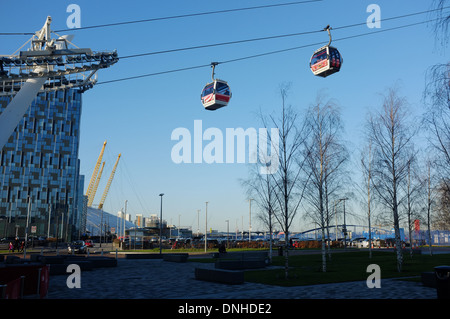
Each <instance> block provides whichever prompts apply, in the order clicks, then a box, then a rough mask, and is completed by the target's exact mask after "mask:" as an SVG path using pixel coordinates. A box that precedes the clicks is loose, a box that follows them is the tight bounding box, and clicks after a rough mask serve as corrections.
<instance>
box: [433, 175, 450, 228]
mask: <svg viewBox="0 0 450 319" xmlns="http://www.w3.org/2000/svg"><path fill="white" fill-rule="evenodd" d="M449 185H450V181H449V180H447V181H442V180H441V181H439V184H438V185H437V203H436V215H435V224H436V227H437V228H439V229H443V230H450V187H449Z"/></svg>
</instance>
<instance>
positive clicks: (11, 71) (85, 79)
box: [0, 16, 119, 150]
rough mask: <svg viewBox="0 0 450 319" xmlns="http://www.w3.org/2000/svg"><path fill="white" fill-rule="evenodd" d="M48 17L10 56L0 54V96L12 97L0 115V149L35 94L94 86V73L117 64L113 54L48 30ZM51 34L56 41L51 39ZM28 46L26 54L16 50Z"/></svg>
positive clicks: (69, 36)
mask: <svg viewBox="0 0 450 319" xmlns="http://www.w3.org/2000/svg"><path fill="white" fill-rule="evenodd" d="M51 21H52V18H51V17H50V16H49V17H47V19H46V21H45V24H44V26H43V27H42V29H41V30H39V31H37V32H36V33H35V34H34V35H33V36H32V37H31V39H29V40H28V41H27V42H26V43H25V44H23V45H22V46H21V47H20V48H19V49H18V50H17V51H16V52H14V53H13V54H12V55H0V96H5V95H6V96H12V99H11V101H10V102H9V104H8V105H7V107H6V109H4V111H3V112H2V113H1V114H0V150H1V149H2V148H3V147H4V146H5V144H6V143H7V142H8V139H9V137H10V136H11V135H12V134H13V132H14V130H15V128H16V127H17V125H18V124H19V122H20V120H21V119H22V118H23V116H24V115H25V113H26V112H27V109H28V108H29V106H30V105H31V103H32V102H33V100H34V99H35V98H36V96H37V94H38V93H39V92H49V91H55V90H63V89H68V88H79V90H80V91H81V92H84V91H86V90H88V89H90V88H92V87H93V86H94V85H95V84H96V83H97V71H98V70H99V69H104V68H108V67H110V66H111V65H113V64H115V63H116V62H117V61H119V58H118V55H117V51H116V50H114V51H101V52H100V51H96V52H94V51H92V50H91V49H82V48H78V47H76V46H75V45H74V44H73V43H72V42H71V41H72V40H73V35H63V36H60V35H58V34H56V33H54V32H52V31H51V29H50V24H51ZM53 34H55V35H56V38H52V35H53ZM28 43H30V48H29V49H28V50H26V51H19V50H21V49H22V48H23V47H24V46H25V45H27V44H28Z"/></svg>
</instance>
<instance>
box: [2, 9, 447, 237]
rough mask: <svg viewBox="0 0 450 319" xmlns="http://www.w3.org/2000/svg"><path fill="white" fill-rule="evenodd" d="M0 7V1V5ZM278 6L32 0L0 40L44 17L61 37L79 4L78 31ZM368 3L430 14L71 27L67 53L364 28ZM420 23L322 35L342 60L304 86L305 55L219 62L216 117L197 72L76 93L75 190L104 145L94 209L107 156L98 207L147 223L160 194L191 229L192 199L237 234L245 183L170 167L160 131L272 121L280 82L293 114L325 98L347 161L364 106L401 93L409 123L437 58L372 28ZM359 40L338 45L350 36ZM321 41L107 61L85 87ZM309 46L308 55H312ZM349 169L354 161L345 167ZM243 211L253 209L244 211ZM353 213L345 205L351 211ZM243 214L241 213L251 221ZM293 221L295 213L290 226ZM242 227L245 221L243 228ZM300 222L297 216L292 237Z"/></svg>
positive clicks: (300, 12) (272, 15)
mask: <svg viewBox="0 0 450 319" xmlns="http://www.w3.org/2000/svg"><path fill="white" fill-rule="evenodd" d="M3 1H4V0H2V2H3ZM285 2H288V1H277V2H274V1H256V0H254V1H251V0H241V1H227V2H216V1H203V0H194V1H183V0H169V1H128V2H121V1H120V2H119V1H113V2H112V1H109V2H106V1H81V0H80V1H76V0H72V1H60V0H59V1H56V0H53V1H41V2H36V1H33V2H28V3H27V5H26V6H21V9H20V11H16V10H13V11H8V12H6V11H4V10H2V12H1V13H0V29H1V30H2V32H34V31H37V30H39V29H40V28H41V27H42V25H43V24H44V22H45V19H46V17H47V16H51V17H52V19H53V22H52V28H53V29H54V30H61V29H67V25H66V19H67V18H68V16H69V15H70V13H68V12H66V9H67V6H68V5H69V4H72V3H74V4H77V5H79V6H80V8H81V26H82V27H86V26H91V25H99V24H106V23H114V22H123V21H131V20H140V19H149V18H157V17H166V16H175V15H182V14H189V13H199V12H205V11H216V10H224V9H233V8H243V7H251V6H259V5H265V4H273V3H285ZM373 3H375V4H377V5H379V7H380V9H381V18H382V19H383V18H388V17H394V16H400V15H404V14H408V13H415V12H420V11H425V10H428V9H430V7H431V5H430V4H431V2H430V1H406V0H398V1H387V0H383V1H381V0H380V1H375V0H370V1H363V0H324V1H321V2H316V3H308V4H302V5H291V6H284V7H277V8H267V9H258V10H249V11H241V12H233V13H223V14H214V15H204V16H197V17H189V18H181V19H171V20H164V21H155V22H146V23H138V24H129V25H122V26H114V27H108V28H98V29H87V30H78V31H77V30H73V31H71V32H65V33H68V34H74V35H75V38H74V43H75V44H76V45H77V46H79V47H82V48H83V47H89V48H92V49H93V50H113V49H117V51H118V54H119V57H120V56H127V55H132V54H139V53H145V52H154V51H160V50H169V49H176V48H183V47H189V46H195V45H205V44H212V43H220V42H227V41H236V40H244V39H251V38H258V37H266V36H273V35H281V34H289V33H296V32H305V31H314V30H320V29H322V28H324V27H325V26H326V25H327V24H330V25H331V26H332V27H335V28H337V27H339V26H345V25H351V24H356V23H362V22H365V21H366V19H367V17H368V16H369V15H370V13H368V12H366V9H367V6H368V5H370V4H373ZM430 17H431V16H430V15H426V14H425V15H418V16H413V17H409V18H404V19H398V20H392V21H382V22H381V28H380V29H369V28H368V27H367V26H366V25H362V26H358V27H353V28H346V29H341V30H336V31H332V35H333V39H335V40H336V41H334V42H333V44H334V46H336V47H337V48H338V49H339V50H340V52H341V54H342V56H343V59H344V64H343V67H342V69H341V72H339V73H338V74H335V75H333V76H330V77H328V78H326V79H323V78H319V77H314V76H313V74H312V73H311V71H310V70H309V59H310V57H311V55H312V53H313V51H314V50H315V49H316V48H318V47H319V46H310V47H307V48H303V49H298V50H292V51H288V52H284V53H279V54H273V55H268V56H263V57H258V58H253V59H248V60H244V61H238V62H233V63H226V64H221V65H219V66H218V67H217V68H216V76H217V77H218V78H221V79H224V80H226V81H228V83H229V84H230V87H231V90H232V92H233V97H232V100H231V102H230V104H229V106H228V107H226V108H223V109H220V110H217V111H215V112H208V111H205V110H204V109H203V106H202V105H201V103H200V93H201V90H202V88H203V86H204V85H205V84H206V83H207V81H209V80H210V78H211V69H210V68H209V67H204V68H198V69H194V70H188V71H182V72H176V73H170V74H164V75H158V76H152V77H145V78H141V79H137V80H129V81H122V82H115V83H109V84H99V85H97V86H96V87H94V88H93V89H92V90H90V91H88V92H86V93H85V94H84V96H83V113H82V123H81V144H80V149H79V157H80V159H81V173H82V174H84V175H86V187H87V184H88V182H89V179H90V177H91V174H92V170H93V168H94V166H95V162H96V160H97V157H98V155H99V152H100V149H101V147H102V144H103V142H104V141H105V140H107V142H108V144H107V147H106V151H105V156H104V160H105V161H106V165H105V173H104V175H103V176H104V177H103V183H101V184H100V187H99V190H98V192H97V197H96V202H98V201H99V199H100V197H101V193H102V192H103V188H104V185H105V184H106V180H107V178H108V176H109V173H110V171H111V169H112V167H113V165H114V162H115V160H116V158H117V155H118V154H119V153H121V154H122V157H121V160H120V163H119V167H118V169H117V172H116V175H115V178H114V181H113V184H112V186H111V189H110V192H109V195H108V198H107V199H106V202H105V205H104V209H105V210H106V211H108V212H110V213H116V212H117V211H119V210H120V209H121V208H123V206H124V202H125V200H128V210H127V212H128V213H131V214H132V215H133V216H134V215H135V214H143V215H144V216H149V215H150V214H158V215H159V210H160V197H159V196H158V194H160V193H164V194H165V196H164V199H163V215H164V218H165V219H167V220H168V221H169V222H172V223H173V224H175V225H178V223H179V220H180V223H181V226H192V229H193V230H194V231H196V230H197V210H198V209H200V210H201V212H200V223H201V224H200V229H201V230H203V229H204V227H205V223H204V220H205V215H204V214H205V202H206V201H208V202H209V204H208V229H209V228H213V229H219V230H226V227H227V224H226V222H225V220H230V230H234V229H235V228H236V225H237V227H238V228H239V230H241V229H242V224H243V226H244V229H248V219H249V218H248V216H249V205H248V202H247V201H246V196H245V192H244V190H243V188H242V187H241V185H240V182H239V179H240V178H246V177H247V172H248V167H247V166H246V165H245V164H236V163H235V164H175V163H173V161H172V160H171V149H172V147H173V146H174V145H175V144H176V141H172V140H171V134H172V131H173V130H175V129H176V128H179V127H184V128H187V129H189V130H191V132H193V126H194V120H202V124H203V129H204V130H205V129H206V128H208V127H215V128H219V129H221V130H223V132H225V129H226V128H238V127H242V128H244V129H246V128H250V127H254V128H258V127H260V126H261V123H260V121H259V120H258V118H257V116H256V113H258V111H259V109H261V110H262V111H263V112H264V113H266V114H268V113H272V112H273V111H274V110H276V109H277V108H279V106H280V98H279V95H278V87H279V86H280V84H281V83H284V82H290V83H291V84H292V89H291V92H290V95H289V101H288V102H289V104H291V105H292V106H293V107H295V108H296V109H297V110H299V111H300V112H303V111H304V110H305V109H306V108H307V107H308V106H309V105H310V103H312V102H313V101H314V100H315V98H316V95H317V94H319V93H326V94H327V95H328V96H329V97H330V98H333V99H335V100H336V101H337V102H338V103H339V105H340V107H341V112H342V118H343V119H344V125H345V131H346V135H345V138H346V140H347V141H348V146H349V148H350V151H351V153H352V155H355V156H357V154H358V147H360V146H361V143H360V142H361V140H360V137H361V131H362V125H363V123H364V120H365V117H366V114H367V111H368V110H374V109H378V108H379V105H380V101H381V98H380V94H382V93H383V92H385V91H386V89H387V88H388V87H392V86H394V85H397V86H398V87H399V88H400V94H401V95H403V96H406V97H407V99H408V102H409V103H410V105H411V107H412V110H413V113H414V114H416V115H419V114H421V113H422V110H423V108H422V104H423V102H422V93H423V89H424V84H425V72H426V71H427V69H428V68H429V67H431V66H432V65H433V64H436V63H439V62H447V59H448V57H446V56H445V52H444V51H443V50H441V49H440V48H439V47H438V46H437V45H436V43H435V39H434V34H433V32H432V26H431V25H430V24H421V25H418V26H413V27H409V28H404V29H399V30H395V31H389V32H382V33H378V34H375V33H374V32H376V31H379V30H383V29H388V28H392V27H395V26H400V25H406V24H409V23H414V22H421V21H424V20H427V19H429V18H430ZM368 32H373V33H374V34H371V35H368V36H362V37H357V38H353V39H348V40H342V41H338V40H337V39H339V38H344V37H348V36H352V35H358V34H362V33H368ZM28 38H29V36H8V37H6V36H2V37H0V43H1V45H0V48H1V54H11V53H13V52H14V51H15V50H16V49H17V48H19V47H20V46H21V45H22V44H23V43H24V42H25V41H26V40H28ZM327 42H328V36H327V34H326V33H325V32H322V33H315V34H311V35H305V36H297V37H288V38H283V39H274V40H267V41H258V42H250V43H245V44H235V45H228V46H220V47H213V48H206V49H198V50H189V51H181V52H174V53H167V54H160V55H152V56H146V57H139V58H134V59H123V60H120V61H119V62H118V63H117V64H116V65H114V66H113V67H111V68H110V69H106V70H102V72H100V73H99V78H98V80H99V82H100V83H101V82H102V81H109V80H115V79H119V78H123V77H129V76H137V75H142V74H147V73H154V72H161V71H168V70H173V69H179V68H185V67H191V66H197V65H206V64H209V63H210V62H212V61H226V60H231V59H235V58H240V57H245V56H250V55H254V54H260V53H264V52H269V51H274V50H279V49H287V48H292V47H297V46H302V45H307V44H315V43H323V44H326V43H327ZM320 46H321V45H320ZM354 159H355V158H354ZM252 207H253V208H254V207H255V206H254V205H252ZM354 210H355V213H357V211H358V208H357V207H355V208H354ZM255 214H256V211H255V210H253V211H252V216H253V217H254V215H255ZM299 217H300V216H299ZM252 224H253V226H254V227H253V228H254V229H255V228H256V225H257V222H256V219H252ZM309 226H310V225H309V224H308V223H307V222H305V221H302V220H301V219H300V218H299V219H298V221H296V222H294V224H293V227H294V229H293V230H294V231H296V230H300V229H307V228H308V227H309Z"/></svg>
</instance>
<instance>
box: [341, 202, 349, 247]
mask: <svg viewBox="0 0 450 319" xmlns="http://www.w3.org/2000/svg"><path fill="white" fill-rule="evenodd" d="M341 200H342V201H344V227H343V229H342V232H343V233H344V249H346V248H347V225H346V223H345V201H346V200H348V197H345V198H341V199H339V201H341Z"/></svg>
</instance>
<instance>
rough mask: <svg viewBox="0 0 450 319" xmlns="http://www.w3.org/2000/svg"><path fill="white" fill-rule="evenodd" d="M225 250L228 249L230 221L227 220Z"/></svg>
mask: <svg viewBox="0 0 450 319" xmlns="http://www.w3.org/2000/svg"><path fill="white" fill-rule="evenodd" d="M226 222H227V248H228V234H229V233H230V221H229V220H228V219H227V220H226Z"/></svg>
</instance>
